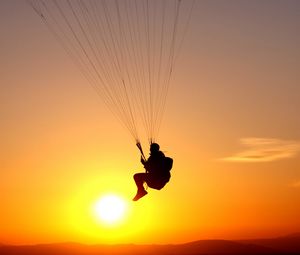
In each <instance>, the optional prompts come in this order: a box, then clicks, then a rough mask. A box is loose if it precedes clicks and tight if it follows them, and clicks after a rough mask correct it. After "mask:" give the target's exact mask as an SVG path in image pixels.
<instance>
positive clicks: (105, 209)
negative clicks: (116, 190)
mask: <svg viewBox="0 0 300 255" xmlns="http://www.w3.org/2000/svg"><path fill="white" fill-rule="evenodd" d="M126 209H127V206H126V203H125V200H124V199H122V198H121V197H120V196H117V195H114V194H108V195H104V196H102V197H101V198H100V199H99V200H97V201H96V203H95V205H94V214H95V216H96V218H97V219H98V220H100V221H101V222H102V223H104V224H105V225H115V224H117V223H120V222H121V221H122V220H123V219H124V217H125V214H126Z"/></svg>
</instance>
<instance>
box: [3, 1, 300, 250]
mask: <svg viewBox="0 0 300 255" xmlns="http://www.w3.org/2000/svg"><path fill="white" fill-rule="evenodd" d="M299 12H300V2H299V1H291V0H286V1H277V0H273V1H267V0H263V1H261V0H260V1H242V0H240V1H237V0H236V1H221V0H220V1H217V0H212V1H211V0H210V1H196V6H195V10H194V12H193V18H192V20H191V23H190V28H189V31H188V33H187V35H186V40H185V43H184V45H183V49H182V52H181V55H180V58H179V62H178V63H177V69H176V72H175V74H174V77H173V81H172V86H171V89H170V91H169V95H168V102H167V108H166V112H165V115H164V120H163V123H162V127H161V131H160V135H159V139H158V142H159V143H160V145H161V148H162V151H164V153H165V154H166V155H168V156H171V157H173V158H174V167H173V169H172V179H171V182H170V183H169V184H167V186H166V187H165V188H164V189H163V190H161V191H155V190H149V194H148V195H147V196H146V197H145V198H143V199H141V200H140V201H139V202H137V203H133V202H131V199H132V197H133V196H134V194H135V191H136V190H135V185H134V182H133V179H132V175H133V174H134V173H135V172H139V171H143V168H142V165H141V164H140V162H139V157H140V156H139V153H138V150H137V148H136V147H135V144H134V142H133V141H132V139H131V137H130V136H129V135H128V133H127V132H126V130H125V129H123V128H122V126H121V125H120V124H119V122H118V121H117V120H116V119H115V118H114V116H113V115H112V114H111V113H110V111H109V110H108V109H107V108H106V106H105V105H104V104H103V102H102V101H101V98H99V97H98V96H97V94H96V93H95V92H94V91H93V89H92V88H91V87H90V86H89V84H88V83H87V81H86V80H85V79H84V77H82V75H81V73H80V72H78V70H77V69H76V67H75V66H74V65H73V63H72V61H70V59H69V58H68V56H66V54H65V52H64V51H63V49H62V48H61V47H60V45H59V44H58V43H57V42H56V41H55V39H54V38H53V36H52V35H51V34H50V33H49V31H48V30H47V29H46V27H45V26H43V24H42V23H41V22H40V20H39V19H38V17H37V16H36V14H35V13H33V11H32V9H31V8H30V7H29V6H28V5H27V4H26V2H25V1H18V0H2V1H0V31H1V33H0V102H1V106H0V121H1V125H0V140H1V143H0V198H1V208H0V243H10V244H27V243H42V242H43V243H45V242H46V243H49V242H63V241H76V242H82V243H182V242H186V241H192V240H197V239H205V238H224V239H233V238H253V237H254V238H255V237H267V236H277V235H284V234H287V233H291V232H299V231H300V217H299V215H300V203H299V198H300V157H299V154H300V117H299V116H300V115H299V109H300V100H299V95H300V73H299V66H300V51H299V45H300V34H299V31H300V16H299ZM106 193H115V194H118V195H120V196H122V197H123V198H124V199H125V200H128V205H129V206H128V212H127V215H126V217H125V219H124V221H123V223H122V224H121V225H118V226H115V227H111V228H108V227H107V226H103V225H101V224H99V223H98V222H97V221H96V220H95V218H94V217H93V216H92V215H91V212H90V208H91V206H92V205H93V203H94V202H95V201H96V200H97V199H99V197H101V196H102V195H103V194H106Z"/></svg>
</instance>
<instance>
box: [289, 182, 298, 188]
mask: <svg viewBox="0 0 300 255" xmlns="http://www.w3.org/2000/svg"><path fill="white" fill-rule="evenodd" d="M290 186H291V187H293V188H300V181H296V182H293V183H291V184H290Z"/></svg>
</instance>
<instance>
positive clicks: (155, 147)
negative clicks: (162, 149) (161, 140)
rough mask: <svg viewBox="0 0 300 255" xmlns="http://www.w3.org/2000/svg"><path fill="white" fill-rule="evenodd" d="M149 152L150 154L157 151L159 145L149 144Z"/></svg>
mask: <svg viewBox="0 0 300 255" xmlns="http://www.w3.org/2000/svg"><path fill="white" fill-rule="evenodd" d="M150 151H151V152H154V151H159V145H158V144H157V143H151V145H150Z"/></svg>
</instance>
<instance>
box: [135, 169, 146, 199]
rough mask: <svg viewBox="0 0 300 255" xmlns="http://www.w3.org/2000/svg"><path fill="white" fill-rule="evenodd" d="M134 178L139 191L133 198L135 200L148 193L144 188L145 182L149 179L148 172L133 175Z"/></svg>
mask: <svg viewBox="0 0 300 255" xmlns="http://www.w3.org/2000/svg"><path fill="white" fill-rule="evenodd" d="M133 179H134V181H135V184H136V186H137V188H138V190H137V193H136V195H135V197H134V198H133V201H137V200H139V199H140V198H141V197H143V196H145V195H146V194H147V191H146V190H145V188H144V182H145V181H146V179H147V174H146V173H138V174H135V175H134V176H133Z"/></svg>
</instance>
